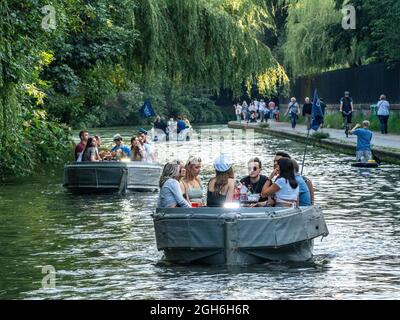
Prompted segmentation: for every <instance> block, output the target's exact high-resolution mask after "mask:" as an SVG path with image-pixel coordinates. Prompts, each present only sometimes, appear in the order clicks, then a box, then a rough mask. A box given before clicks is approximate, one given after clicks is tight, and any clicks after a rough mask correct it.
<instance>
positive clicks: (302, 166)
mask: <svg viewBox="0 0 400 320" xmlns="http://www.w3.org/2000/svg"><path fill="white" fill-rule="evenodd" d="M309 140H310V129H308V132H307V138H306V146H305V147H304V155H303V163H302V164H301V173H300V175H303V170H304V162H305V161H306V153H307V146H308V141H309Z"/></svg>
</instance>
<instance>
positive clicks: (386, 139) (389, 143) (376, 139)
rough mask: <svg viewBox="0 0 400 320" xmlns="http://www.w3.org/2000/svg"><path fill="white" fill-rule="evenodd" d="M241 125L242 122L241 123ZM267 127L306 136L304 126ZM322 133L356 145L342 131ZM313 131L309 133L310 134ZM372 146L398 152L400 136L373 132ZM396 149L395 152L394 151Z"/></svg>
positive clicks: (283, 125) (333, 130)
mask: <svg viewBox="0 0 400 320" xmlns="http://www.w3.org/2000/svg"><path fill="white" fill-rule="evenodd" d="M233 123H236V124H239V122H233ZM242 124H243V121H242ZM268 124H269V127H270V128H271V129H273V130H278V131H283V132H288V133H295V134H299V135H307V128H306V126H305V125H297V126H296V129H294V130H293V129H292V127H291V125H290V123H287V122H273V121H269V122H268ZM248 126H249V127H257V126H258V125H256V124H248ZM322 131H323V132H328V133H329V136H330V139H334V140H337V141H338V142H340V143H345V144H353V145H356V143H357V137H356V136H349V137H348V138H346V135H345V133H344V129H343V130H338V129H327V128H323V129H322ZM313 132H314V131H311V134H312V133H313ZM372 145H373V147H384V148H390V149H392V150H393V151H397V152H400V135H395V134H388V135H383V134H381V133H378V132H373V137H372ZM394 149H396V150H394Z"/></svg>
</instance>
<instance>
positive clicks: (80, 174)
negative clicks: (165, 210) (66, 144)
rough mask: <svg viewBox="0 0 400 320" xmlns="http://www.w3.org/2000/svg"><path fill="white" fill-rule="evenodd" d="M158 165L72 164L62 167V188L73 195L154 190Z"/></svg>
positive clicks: (156, 185) (137, 162)
mask: <svg viewBox="0 0 400 320" xmlns="http://www.w3.org/2000/svg"><path fill="white" fill-rule="evenodd" d="M160 174H161V167H160V165H158V164H153V163H146V162H139V161H132V162H120V161H100V162H74V163H72V164H67V165H65V166H64V184H63V185H64V187H66V188H68V189H69V190H72V191H77V192H93V191H119V192H126V191H127V190H136V191H156V190H158V183H159V179H160Z"/></svg>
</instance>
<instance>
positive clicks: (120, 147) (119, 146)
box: [111, 133, 131, 158]
mask: <svg viewBox="0 0 400 320" xmlns="http://www.w3.org/2000/svg"><path fill="white" fill-rule="evenodd" d="M113 141H114V143H115V146H114V147H113V148H112V149H111V152H117V154H118V153H119V154H120V158H130V157H131V149H129V147H127V146H125V145H124V144H123V143H122V137H121V135H120V134H119V133H117V134H116V135H115V136H114V137H113Z"/></svg>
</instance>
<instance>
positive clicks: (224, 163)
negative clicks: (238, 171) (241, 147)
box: [214, 154, 233, 172]
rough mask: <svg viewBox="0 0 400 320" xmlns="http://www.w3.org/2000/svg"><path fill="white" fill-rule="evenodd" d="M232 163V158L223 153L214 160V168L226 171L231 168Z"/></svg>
mask: <svg viewBox="0 0 400 320" xmlns="http://www.w3.org/2000/svg"><path fill="white" fill-rule="evenodd" d="M232 165H233V162H232V160H231V159H230V158H229V157H228V156H226V155H224V154H221V155H220V156H219V157H218V158H216V159H215V160H214V169H215V170H216V171H218V172H226V171H228V170H229V169H230V168H232Z"/></svg>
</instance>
